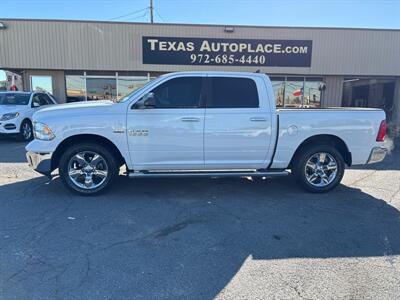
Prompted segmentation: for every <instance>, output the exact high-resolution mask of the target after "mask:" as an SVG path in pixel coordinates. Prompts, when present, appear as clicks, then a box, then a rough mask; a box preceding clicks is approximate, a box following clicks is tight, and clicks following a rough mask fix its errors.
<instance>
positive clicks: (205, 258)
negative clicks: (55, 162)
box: [0, 177, 400, 299]
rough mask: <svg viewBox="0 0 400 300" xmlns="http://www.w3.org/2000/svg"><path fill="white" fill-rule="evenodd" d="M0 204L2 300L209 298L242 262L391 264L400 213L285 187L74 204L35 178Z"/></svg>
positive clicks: (163, 192) (373, 202) (180, 189)
mask: <svg viewBox="0 0 400 300" xmlns="http://www.w3.org/2000/svg"><path fill="white" fill-rule="evenodd" d="M0 194H1V195H2V197H1V198H2V200H1V201H0V204H1V209H0V222H1V223H0V224H1V225H0V228H1V230H0V234H1V236H3V237H4V236H8V238H3V239H0V248H1V249H2V250H1V251H2V255H1V256H0V259H1V261H0V266H2V272H1V274H0V277H1V278H0V283H3V284H2V288H3V295H4V296H5V298H7V295H8V296H13V297H16V298H18V297H20V298H24V297H28V295H29V297H32V298H54V297H56V296H57V297H60V298H93V297H95V296H94V295H96V297H97V298H129V297H138V298H147V299H148V298H175V299H176V298H202V299H211V298H213V297H215V296H216V295H217V294H218V293H220V292H221V290H223V289H224V287H226V286H227V285H228V283H229V282H230V281H231V280H232V278H233V277H234V276H235V275H236V274H237V273H238V272H239V270H240V268H241V266H242V265H243V264H244V262H245V261H246V259H248V258H249V257H250V256H252V259H253V260H272V259H288V258H344V257H372V256H373V257H387V259H390V257H391V256H392V255H398V254H400V213H399V211H398V210H397V209H396V208H395V207H393V206H391V205H390V204H388V203H387V202H385V201H383V200H381V199H377V198H374V197H372V196H371V195H368V194H366V193H363V192H362V191H361V190H359V189H354V188H350V187H347V186H344V185H341V186H340V187H338V188H337V189H336V190H335V191H332V192H331V193H327V194H309V193H305V192H303V191H302V190H300V189H299V188H297V186H295V185H294V182H293V180H292V179H291V178H284V179H278V180H276V179H274V180H269V181H267V182H264V181H251V180H249V179H246V178H227V179H207V178H197V179H190V178H187V179H173V178H170V179H169V178H165V179H137V180H134V181H133V180H129V179H127V178H125V177H121V178H119V180H118V182H116V184H115V186H114V187H113V188H112V189H111V190H110V191H109V192H108V193H107V194H104V195H100V196H97V197H79V196H76V195H74V194H71V193H70V192H69V191H67V190H65V189H64V187H63V186H62V185H61V182H60V180H59V179H58V178H56V179H54V180H53V181H51V182H48V180H47V179H46V178H44V177H37V178H34V179H31V180H27V181H21V182H17V183H10V184H5V185H3V186H1V187H0ZM15 253H19V255H16V254H15Z"/></svg>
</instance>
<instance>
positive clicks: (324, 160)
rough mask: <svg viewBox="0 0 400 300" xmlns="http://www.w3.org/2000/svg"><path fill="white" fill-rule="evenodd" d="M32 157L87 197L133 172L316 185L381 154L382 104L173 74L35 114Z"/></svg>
mask: <svg viewBox="0 0 400 300" xmlns="http://www.w3.org/2000/svg"><path fill="white" fill-rule="evenodd" d="M33 124H34V135H35V139H34V140H33V141H32V142H31V143H29V144H28V145H27V146H26V150H27V159H28V162H29V164H30V165H31V166H32V167H33V168H34V169H35V170H36V171H38V172H40V173H42V174H45V175H48V176H50V174H51V172H52V171H53V170H55V169H57V168H58V169H59V174H60V177H61V179H62V181H63V182H64V183H65V185H66V186H67V187H68V188H70V189H72V190H73V191H75V192H78V193H80V194H83V195H88V194H95V193H98V192H101V191H103V190H104V189H105V188H106V187H108V186H109V185H110V184H111V182H112V181H113V180H115V179H116V178H117V175H118V174H119V170H120V167H121V166H123V165H125V166H126V173H127V175H128V176H129V177H132V178H136V177H154V176H160V177H161V176H211V177H214V176H252V177H257V176H259V177H260V176H261V177H270V176H285V175H288V174H293V175H294V176H295V177H296V179H297V181H298V182H299V183H300V185H301V186H303V187H304V188H306V189H307V190H309V191H311V192H325V191H328V190H331V189H332V188H334V187H335V186H337V185H338V184H339V183H340V181H341V179H342V177H343V174H344V170H345V165H347V166H351V165H362V164H367V163H373V162H378V161H381V160H383V159H384V157H385V155H386V149H385V148H384V146H383V141H384V138H385V131H386V123H385V113H384V112H383V111H382V110H379V109H356V108H354V109H341V108H333V109H309V110H305V109H276V107H275V98H274V93H273V90H272V85H271V82H270V80H269V78H268V76H266V75H264V74H258V73H234V72H183V73H170V74H167V75H164V76H161V77H159V78H157V79H154V80H153V81H151V82H149V83H148V84H147V85H145V86H144V87H143V88H141V89H139V90H136V91H135V92H133V93H131V94H130V95H128V96H126V97H125V98H124V99H122V101H120V102H119V103H112V102H108V101H103V102H83V103H71V104H65V105H57V106H54V107H50V108H45V109H42V110H40V111H39V112H37V113H35V115H34V116H33Z"/></svg>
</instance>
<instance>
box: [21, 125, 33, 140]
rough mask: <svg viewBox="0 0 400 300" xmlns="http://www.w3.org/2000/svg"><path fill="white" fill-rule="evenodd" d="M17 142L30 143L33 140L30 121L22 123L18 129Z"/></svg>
mask: <svg viewBox="0 0 400 300" xmlns="http://www.w3.org/2000/svg"><path fill="white" fill-rule="evenodd" d="M18 140H20V141H22V142H30V141H32V140H33V127H32V123H31V121H29V120H24V121H22V123H21V126H20V128H19V134H18Z"/></svg>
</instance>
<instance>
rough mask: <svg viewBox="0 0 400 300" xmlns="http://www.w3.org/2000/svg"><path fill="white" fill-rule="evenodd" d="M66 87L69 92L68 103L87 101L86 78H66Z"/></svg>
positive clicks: (71, 76)
mask: <svg viewBox="0 0 400 300" xmlns="http://www.w3.org/2000/svg"><path fill="white" fill-rule="evenodd" d="M65 87H66V90H67V102H77V101H85V100H86V83H85V77H84V76H73V75H67V76H65Z"/></svg>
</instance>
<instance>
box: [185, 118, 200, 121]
mask: <svg viewBox="0 0 400 300" xmlns="http://www.w3.org/2000/svg"><path fill="white" fill-rule="evenodd" d="M181 121H182V122H199V121H200V118H181Z"/></svg>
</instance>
